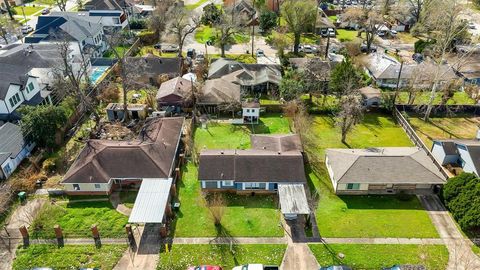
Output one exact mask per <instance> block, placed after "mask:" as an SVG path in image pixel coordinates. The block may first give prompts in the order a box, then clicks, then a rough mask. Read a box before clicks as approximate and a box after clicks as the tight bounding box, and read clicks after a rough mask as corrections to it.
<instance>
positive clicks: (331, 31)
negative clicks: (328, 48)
mask: <svg viewBox="0 0 480 270" xmlns="http://www.w3.org/2000/svg"><path fill="white" fill-rule="evenodd" d="M328 36H329V37H335V29H333V28H328Z"/></svg>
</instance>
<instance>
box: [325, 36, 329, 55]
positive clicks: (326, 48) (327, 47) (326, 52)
mask: <svg viewBox="0 0 480 270" xmlns="http://www.w3.org/2000/svg"><path fill="white" fill-rule="evenodd" d="M329 49H330V34H328V35H327V46H326V47H325V59H328V50H329Z"/></svg>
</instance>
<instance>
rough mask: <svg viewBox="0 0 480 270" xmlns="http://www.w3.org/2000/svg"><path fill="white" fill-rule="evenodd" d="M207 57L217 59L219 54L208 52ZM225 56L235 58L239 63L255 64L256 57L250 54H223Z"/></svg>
mask: <svg viewBox="0 0 480 270" xmlns="http://www.w3.org/2000/svg"><path fill="white" fill-rule="evenodd" d="M208 57H209V58H210V59H218V58H220V54H209V55H208ZM225 58H227V59H231V60H235V61H238V62H241V63H245V64H256V63H257V59H256V58H255V56H252V55H251V54H246V53H244V54H225Z"/></svg>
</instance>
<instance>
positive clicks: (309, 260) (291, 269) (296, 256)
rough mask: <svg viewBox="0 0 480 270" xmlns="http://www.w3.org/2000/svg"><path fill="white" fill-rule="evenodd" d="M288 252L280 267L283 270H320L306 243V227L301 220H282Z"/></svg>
mask: <svg viewBox="0 0 480 270" xmlns="http://www.w3.org/2000/svg"><path fill="white" fill-rule="evenodd" d="M282 224H283V228H284V229H285V236H286V238H287V243H288V245H287V250H286V251H285V255H284V257H283V260H282V264H281V265H280V269H281V270H298V269H318V268H319V267H320V265H319V264H318V262H317V259H316V258H315V256H314V255H313V253H312V251H311V250H310V248H309V247H308V245H307V243H306V242H305V239H306V237H305V230H304V229H303V227H304V225H303V224H302V222H301V221H300V220H296V221H295V222H285V220H282Z"/></svg>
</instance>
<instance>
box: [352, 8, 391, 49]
mask: <svg viewBox="0 0 480 270" xmlns="http://www.w3.org/2000/svg"><path fill="white" fill-rule="evenodd" d="M343 19H344V20H345V21H347V22H350V23H355V24H358V25H359V27H360V30H359V31H358V36H359V37H360V36H361V34H362V33H365V43H366V45H367V53H370V48H371V46H372V43H373V40H374V39H375V36H377V33H378V30H379V29H380V27H381V26H383V24H384V19H383V16H382V11H381V7H376V6H372V7H369V6H364V7H362V8H360V7H353V8H348V9H347V10H346V11H345V13H344V15H343Z"/></svg>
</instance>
